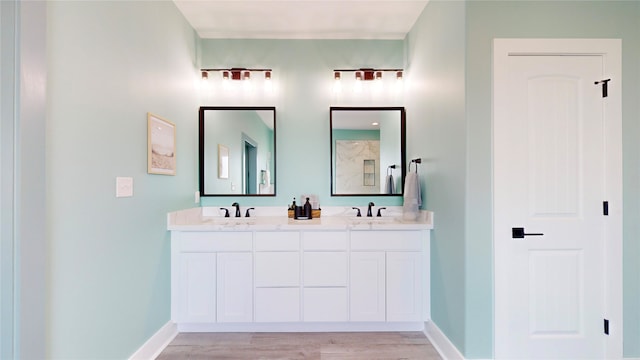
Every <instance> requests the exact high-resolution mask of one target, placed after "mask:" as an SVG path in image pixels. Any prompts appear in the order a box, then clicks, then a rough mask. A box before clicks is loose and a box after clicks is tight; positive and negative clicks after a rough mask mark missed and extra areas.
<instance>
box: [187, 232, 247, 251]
mask: <svg viewBox="0 0 640 360" xmlns="http://www.w3.org/2000/svg"><path fill="white" fill-rule="evenodd" d="M251 239H252V234H251V232H249V231H244V232H243V231H226V232H225V231H220V232H200V231H192V232H182V233H180V237H179V240H178V241H179V242H180V251H181V252H219V251H223V252H224V251H251Z"/></svg>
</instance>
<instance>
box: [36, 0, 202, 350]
mask: <svg viewBox="0 0 640 360" xmlns="http://www.w3.org/2000/svg"><path fill="white" fill-rule="evenodd" d="M47 17H48V19H47V20H48V21H47V34H48V38H47V45H48V72H49V83H48V87H47V93H48V101H49V105H48V112H47V129H46V151H47V159H46V164H47V165H46V170H47V209H46V210H47V218H48V227H47V241H48V248H47V249H46V251H47V262H48V265H47V269H48V279H47V281H48V284H49V288H48V292H47V297H48V299H47V313H48V321H47V328H46V329H47V348H48V349H47V357H50V358H58V359H74V358H75V359H100V358H103V359H125V358H128V357H129V356H131V355H132V354H133V352H134V351H136V350H137V349H138V348H139V347H140V346H141V345H142V344H143V343H144V342H145V341H146V340H148V339H149V337H151V336H152V335H153V334H154V333H155V332H156V331H157V330H158V329H159V328H160V327H161V326H163V325H164V324H166V323H167V322H168V321H169V319H170V251H169V249H170V244H169V233H168V232H167V231H166V216H167V212H169V211H174V210H178V209H184V208H188V207H192V206H194V202H193V192H194V191H195V189H196V188H197V161H198V155H197V139H198V138H197V129H198V127H197V123H198V122H197V114H198V113H197V109H198V106H199V104H198V101H197V99H198V93H197V91H196V84H197V81H196V80H197V75H199V72H198V71H197V67H196V65H195V64H196V62H197V59H196V58H195V54H196V46H197V36H196V34H195V32H194V30H193V29H192V28H191V27H190V26H189V25H188V23H187V22H186V21H185V20H184V18H183V17H182V15H181V13H180V12H179V11H178V10H177V8H176V7H175V5H174V4H173V3H172V2H167V1H136V2H134V1H127V2H120V1H91V2H76V1H73V2H67V1H52V2H48V16H47ZM147 112H152V113H154V114H157V115H159V116H162V117H164V118H166V119H168V120H171V121H172V122H174V123H175V124H176V129H177V175H176V176H165V175H149V174H147ZM116 176H131V177H133V178H134V186H133V187H134V196H133V197H131V198H116V197H115V178H116Z"/></svg>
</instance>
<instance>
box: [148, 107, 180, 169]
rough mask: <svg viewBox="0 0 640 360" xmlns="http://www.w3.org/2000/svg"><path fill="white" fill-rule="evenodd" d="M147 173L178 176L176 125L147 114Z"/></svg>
mask: <svg viewBox="0 0 640 360" xmlns="http://www.w3.org/2000/svg"><path fill="white" fill-rule="evenodd" d="M147 145H148V146H147V147H148V149H147V172H148V173H149V174H160V175H175V174H176V125H175V124H174V123H172V122H171V121H169V120H166V119H163V118H161V117H160V116H157V115H154V114H152V113H147Z"/></svg>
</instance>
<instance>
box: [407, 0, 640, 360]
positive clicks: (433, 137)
mask: <svg viewBox="0 0 640 360" xmlns="http://www.w3.org/2000/svg"><path fill="white" fill-rule="evenodd" d="M441 34H447V36H444V37H443V36H441ZM500 37H503V38H505V37H513V38H518V37H550V38H563V37H569V38H571V37H580V38H607V37H610V38H622V39H623V74H624V79H623V92H624V93H623V127H624V139H623V140H624V143H623V151H624V154H623V157H624V159H623V160H624V188H623V192H624V200H625V203H624V213H625V215H624V259H623V261H624V321H625V325H624V332H625V333H624V354H625V356H626V357H637V356H638V355H639V354H640V280H639V278H640V275H639V274H640V266H639V265H638V263H639V262H638V259H640V243H639V241H638V240H637V239H638V237H639V236H640V223H638V221H636V219H637V218H638V217H639V215H640V204H639V203H638V200H637V199H638V198H640V194H639V192H640V190H639V189H638V187H637V183H638V181H639V179H640V170H639V167H638V164H639V162H640V161H639V160H640V159H639V150H640V149H639V146H638V142H637V140H636V139H637V138H638V135H640V134H639V133H640V127H639V124H638V120H637V119H638V117H639V115H640V109H639V107H638V95H637V94H638V93H640V91H639V90H640V89H639V86H638V80H640V79H639V77H640V71H639V70H640V69H639V67H640V66H639V65H638V64H639V60H640V3H638V2H626V1H567V2H562V1H554V2H544V1H469V2H466V4H465V3H464V2H448V1H437V0H436V1H434V0H432V1H430V2H429V3H428V5H427V7H426V8H425V10H424V12H423V14H422V15H421V17H420V18H419V20H418V22H417V23H416V25H415V26H414V27H413V29H412V31H411V33H410V34H409V36H408V37H407V49H408V50H407V62H408V64H409V67H408V68H409V71H410V75H409V77H410V79H411V83H412V84H411V87H410V88H409V89H408V98H407V110H408V111H410V112H412V113H419V114H420V116H419V117H420V118H421V119H424V120H423V121H416V118H415V117H414V118H409V119H408V125H407V127H408V128H409V129H410V131H409V132H408V134H409V136H408V139H407V146H408V156H409V157H412V156H414V155H417V154H420V155H422V157H423V159H424V158H425V157H426V158H427V162H426V166H422V168H421V175H424V176H422V185H423V187H425V188H426V208H428V209H430V210H433V211H435V213H436V214H437V215H436V219H437V225H436V228H435V229H434V230H433V235H432V240H433V241H432V258H431V261H432V279H431V281H432V292H431V294H432V299H431V300H432V317H433V320H434V322H435V323H436V324H437V325H438V326H439V327H440V328H441V329H442V330H443V331H444V333H445V334H446V335H447V336H448V337H449V339H450V340H451V341H452V342H453V343H454V344H455V345H456V346H457V347H458V349H460V350H461V352H462V353H463V354H464V355H465V357H466V358H488V357H491V356H492V353H493V344H492V343H493V335H492V328H493V309H492V306H493V305H492V303H493V279H492V261H493V258H492V256H493V253H492V251H493V250H492V237H491V236H492V235H491V234H492V228H491V221H492V220H491V206H492V205H491V204H492V202H491V83H492V78H491V73H492V71H491V59H492V52H491V51H492V40H493V38H500ZM461 223H464V224H465V226H464V228H463V227H461V226H460V224H461Z"/></svg>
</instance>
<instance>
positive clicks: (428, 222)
mask: <svg viewBox="0 0 640 360" xmlns="http://www.w3.org/2000/svg"><path fill="white" fill-rule="evenodd" d="M226 208H229V212H230V213H231V214H232V215H231V216H232V217H228V218H227V217H224V211H223V210H220V209H219V207H196V208H190V209H185V210H180V211H174V212H170V213H168V214H167V229H168V230H171V231H253V230H267V231H268V230H292V231H293V230H428V229H433V212H431V211H426V210H422V211H420V213H419V215H418V219H416V220H404V219H403V216H402V206H387V207H386V209H384V210H383V211H382V217H375V216H374V217H366V216H365V215H364V214H366V210H367V209H366V206H365V207H360V210H361V213H362V214H363V215H362V217H356V216H355V215H356V211H355V210H353V209H352V208H351V207H342V206H331V207H326V208H325V207H323V208H322V216H321V217H319V218H315V219H310V220H295V219H291V218H288V217H287V208H286V207H268V206H263V207H255V209H254V210H251V217H248V218H247V217H233V213H234V211H235V210H234V209H233V208H232V207H226ZM377 209H378V207H375V208H374V215H375V213H376V212H377ZM245 211H246V208H241V213H242V215H244V213H245Z"/></svg>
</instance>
